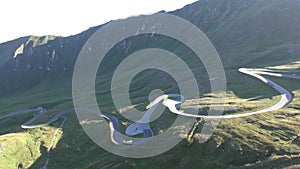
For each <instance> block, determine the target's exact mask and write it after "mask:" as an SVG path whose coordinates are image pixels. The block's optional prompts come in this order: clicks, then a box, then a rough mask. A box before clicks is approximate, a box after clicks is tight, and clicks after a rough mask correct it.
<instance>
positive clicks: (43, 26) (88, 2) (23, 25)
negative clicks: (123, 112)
mask: <svg viewBox="0 0 300 169" xmlns="http://www.w3.org/2000/svg"><path fill="white" fill-rule="evenodd" d="M195 1H197V0H108V1H103V0H3V1H0V21H1V26H0V42H5V41H8V40H12V39H16V38H19V37H22V36H28V35H38V36H42V35H57V36H69V35H73V34H77V33H80V32H82V31H84V30H86V29H88V28H89V27H93V26H97V25H101V24H103V23H105V22H108V21H110V20H115V19H120V18H126V17H130V16H135V15H140V14H151V13H155V12H158V11H161V10H166V11H172V10H175V9H179V8H182V7H183V6H185V5H187V4H190V3H193V2H195Z"/></svg>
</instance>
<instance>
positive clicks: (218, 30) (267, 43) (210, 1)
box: [0, 0, 300, 94]
mask: <svg viewBox="0 0 300 169" xmlns="http://www.w3.org/2000/svg"><path fill="white" fill-rule="evenodd" d="M299 9H300V1H290V0H252V1H244V0H200V1H198V2H196V3H193V4H191V5H188V6H186V7H184V8H182V9H179V10H176V11H173V12H170V13H171V14H174V15H177V16H180V17H182V18H185V19H187V20H189V21H190V22H192V23H193V24H195V25H197V26H198V27H199V28H200V29H201V30H203V31H204V33H206V34H207V35H208V37H209V38H210V39H211V41H212V42H213V44H214V45H215V47H216V49H217V51H218V52H219V54H220V56H221V59H222V61H223V64H224V67H225V68H226V69H232V68H234V69H237V68H239V67H243V66H247V67H251V66H253V67H259V66H266V65H279V64H283V63H289V62H292V61H295V60H299V54H300V52H299V51H300V50H299V48H300V10H299ZM98 28H99V27H94V28H91V29H89V30H87V31H85V32H83V33H80V34H78V35H75V36H70V37H66V38H64V37H55V38H54V39H51V40H49V41H48V40H47V38H49V37H48V36H47V37H39V38H32V37H25V38H21V39H18V40H15V41H11V42H8V43H3V44H0V59H1V66H0V77H1V78H2V81H1V82H0V90H1V91H0V93H2V94H4V93H7V92H10V91H16V89H20V90H21V89H27V88H28V87H32V86H34V85H35V84H37V83H39V82H40V81H41V80H43V79H49V78H53V77H57V76H68V77H70V76H71V74H72V70H73V66H74V63H75V61H76V58H77V56H78V54H79V52H80V50H81V47H82V46H83V44H84V43H85V42H86V40H87V39H88V38H89V37H90V36H91V35H92V34H93V33H94V32H95V31H96V30H97V29H98ZM26 39H27V40H26ZM45 39H46V40H45ZM127 42H128V43H126V45H127V46H125V47H123V49H124V50H123V51H119V52H118V53H117V54H119V55H122V53H123V54H124V53H125V55H126V54H128V53H126V52H125V49H126V50H127V51H128V49H131V51H136V50H138V49H142V48H143V47H147V46H148V47H149V46H161V47H166V48H170V50H171V51H172V50H176V49H178V47H179V46H172V44H171V43H168V41H166V42H164V41H163V40H161V41H155V40H151V39H147V38H144V39H143V40H139V41H138V43H136V44H138V46H134V45H132V44H133V43H131V42H130V40H129V41H127ZM21 44H24V51H23V52H21V53H20V54H19V55H17V56H16V57H15V58H14V55H15V52H16V51H17V49H18V48H19V47H20V45H21ZM128 45H131V46H128ZM115 54H116V53H115ZM184 57H186V58H189V57H188V55H187V56H184ZM109 62H110V63H113V62H114V60H113V59H111V60H109ZM107 71H108V72H111V71H112V70H107Z"/></svg>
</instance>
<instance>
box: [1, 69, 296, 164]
mask: <svg viewBox="0 0 300 169" xmlns="http://www.w3.org/2000/svg"><path fill="white" fill-rule="evenodd" d="M239 72H241V73H244V74H247V75H250V76H253V77H255V78H257V79H259V80H261V81H262V82H263V83H265V84H267V85H269V86H270V87H272V88H274V89H275V90H277V91H278V92H279V93H280V94H281V99H280V101H279V102H278V103H276V104H275V105H273V106H271V107H268V108H265V109H262V110H259V111H254V112H249V113H243V114H233V115H218V116H213V115H212V116H209V115H196V114H189V113H185V112H182V111H179V105H180V104H182V103H183V102H184V97H183V96H182V95H179V94H166V95H162V96H159V97H157V98H156V99H155V100H154V101H153V102H152V103H150V104H149V105H148V106H147V109H148V111H147V112H146V113H145V115H144V116H143V117H142V118H141V119H140V120H138V121H137V122H135V123H133V124H131V125H129V126H128V127H127V128H126V131H125V134H126V135H127V136H134V135H137V134H140V133H144V137H143V138H141V139H140V140H139V141H136V142H133V141H132V140H124V139H123V138H122V137H121V135H120V130H119V123H118V120H117V118H115V117H114V116H112V115H107V114H103V113H101V112H97V111H95V110H91V109H87V108H76V110H79V111H87V112H90V113H93V114H96V115H99V116H101V117H103V118H105V119H107V120H108V121H109V128H110V132H111V138H110V139H111V141H112V142H113V143H114V144H117V145H137V144H142V143H143V142H145V141H146V140H147V139H150V138H152V137H153V132H152V130H151V128H150V125H149V121H150V117H151V115H152V113H153V112H154V110H155V108H156V107H157V105H158V104H159V103H160V102H162V104H163V105H164V106H166V107H167V108H168V109H169V110H170V111H171V112H172V113H175V114H178V115H181V116H186V117H193V118H204V119H230V118H239V117H245V116H250V115H255V114H261V113H265V112H270V111H274V110H278V109H280V108H282V107H284V106H286V105H287V104H289V103H290V102H291V101H292V94H291V93H290V92H289V91H288V90H286V89H285V88H283V87H281V86H280V85H278V84H276V83H275V82H273V81H271V80H270V79H268V78H266V77H263V76H262V75H267V76H273V77H281V78H289V79H298V80H300V76H296V75H291V74H283V73H290V72H288V71H282V70H271V69H249V68H240V69H239ZM170 97H171V98H170ZM174 97H178V98H180V99H179V100H174V99H172V98H174ZM73 111H74V109H69V110H65V111H62V112H60V113H58V114H57V115H55V116H54V117H53V118H51V119H50V120H49V121H47V122H46V123H42V124H37V125H32V123H33V122H34V121H36V120H37V119H38V118H39V117H41V116H43V115H44V114H46V113H47V112H48V111H47V110H46V109H44V108H42V107H39V108H36V109H26V110H19V111H15V112H11V113H8V114H5V115H3V116H0V120H2V119H5V118H8V117H12V116H17V115H21V114H28V113H33V112H38V114H37V115H36V116H34V117H33V118H32V119H30V120H28V121H27V122H25V123H24V124H22V125H21V128H23V129H33V128H39V127H43V126H48V125H50V124H51V123H53V122H55V121H57V120H58V119H60V118H63V119H64V120H63V122H62V123H61V125H60V126H59V127H58V128H57V129H56V131H55V133H54V135H53V138H52V140H51V145H50V146H49V149H48V154H47V160H46V162H45V163H44V165H43V166H42V168H44V169H46V168H47V165H48V162H49V160H50V155H51V151H52V149H53V145H54V143H55V141H56V138H57V135H58V131H59V130H60V129H62V128H63V126H64V124H65V121H66V120H67V117H65V115H66V114H67V113H70V112H73Z"/></svg>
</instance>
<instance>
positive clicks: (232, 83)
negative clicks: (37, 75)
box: [0, 70, 300, 169]
mask: <svg viewBox="0 0 300 169" xmlns="http://www.w3.org/2000/svg"><path fill="white" fill-rule="evenodd" d="M226 75H227V77H228V79H229V80H228V81H229V83H228V92H227V98H226V102H225V112H224V113H225V114H230V113H245V112H250V111H253V110H258V109H262V108H265V107H268V106H270V105H272V104H274V103H276V102H277V101H278V100H279V99H280V96H278V93H276V91H275V90H273V89H271V88H269V87H268V86H265V85H262V83H261V82H260V81H257V80H255V79H253V78H252V77H248V76H246V75H241V74H239V73H238V72H237V71H236V70H228V71H226ZM272 79H273V80H274V81H276V82H278V83H279V84H282V85H283V86H284V87H286V88H287V89H288V90H289V91H292V93H293V94H294V100H293V102H292V103H291V104H289V105H288V106H287V107H286V108H284V109H281V110H278V111H274V112H269V113H265V114H261V115H256V116H250V117H246V118H237V119H230V120H223V121H222V122H221V123H220V124H219V125H218V127H217V128H216V130H215V132H214V134H213V136H212V137H211V138H210V139H209V140H208V141H207V142H205V143H202V144H200V143H198V141H197V140H198V139H199V138H201V137H205V135H201V134H200V129H201V126H199V128H198V129H197V130H196V131H195V135H194V142H193V143H192V144H191V145H189V144H188V143H187V141H186V140H185V139H184V140H183V141H182V142H181V143H180V144H178V145H177V146H176V147H174V148H173V149H172V150H170V151H168V152H166V153H164V154H161V155H159V156H156V157H151V158H146V159H129V158H124V157H118V156H115V155H113V154H111V153H109V152H106V151H105V150H103V149H101V148H100V147H98V146H97V145H96V144H95V143H93V141H92V140H91V139H89V138H88V136H87V135H86V134H85V132H84V131H83V129H82V128H81V126H80V124H79V121H78V119H77V117H76V115H75V113H69V114H68V115H67V121H66V124H65V125H64V127H63V129H62V131H61V132H60V135H59V140H58V142H57V143H56V144H55V149H54V151H53V152H52V154H51V159H50V162H49V166H48V168H102V169H103V168H148V169H152V168H153V169H154V168H155V169H156V168H184V167H186V166H190V167H191V168H224V167H225V168H228V167H231V168H240V167H243V168H255V167H258V166H269V165H273V166H283V167H284V166H289V165H290V164H295V165H296V164H299V153H300V146H299V145H300V139H299V134H300V133H299V127H300V123H299V121H300V113H299V110H300V99H299V96H300V88H299V85H298V82H297V81H296V80H287V79H278V78H272ZM101 85H102V86H104V87H105V86H107V84H101ZM101 85H100V86H98V87H99V88H100V87H101ZM68 86H70V82H68V81H59V82H57V83H51V85H49V83H47V82H45V83H42V84H40V85H38V86H37V87H36V88H32V89H31V90H29V91H26V92H24V93H22V94H20V95H15V96H10V97H7V98H1V99H0V105H1V107H3V108H4V109H2V112H1V114H5V113H8V112H11V111H14V110H19V109H25V108H32V107H38V106H43V107H45V106H46V107H47V109H48V110H49V113H48V114H46V115H45V116H44V117H41V118H40V119H39V120H38V121H37V123H39V122H45V121H47V120H48V119H49V118H51V117H53V116H54V115H55V114H56V113H58V112H60V111H63V110H66V109H70V108H72V107H73V103H72V100H70V98H71V90H70V89H69V88H68ZM46 89H47V90H46ZM143 90H145V89H144V88H143V86H141V87H138V88H137V89H136V90H135V91H134V92H133V95H132V96H131V97H132V98H133V100H134V99H136V100H139V102H141V104H142V106H140V105H139V106H140V109H142V107H144V106H145V105H147V104H148V96H147V95H146V94H145V92H143ZM169 90H171V89H169ZM100 92H101V91H100ZM212 96H213V95H212V94H210V93H205V92H203V93H202V97H201V98H200V99H194V100H187V101H186V102H185V103H184V104H183V106H182V107H183V108H186V109H189V108H191V107H197V106H198V108H200V110H203V111H205V109H204V108H203V109H201V106H202V107H205V105H207V104H208V103H209V102H210V99H211V98H213V97H212ZM105 98H109V96H108V93H105V92H104V93H102V94H101V100H98V101H99V104H100V105H101V106H102V107H103V108H104V110H107V111H108V112H107V113H110V111H109V110H111V109H112V108H111V106H112V103H110V102H100V101H103V100H106V99H105ZM199 105H200V107H199ZM204 113H205V112H204ZM114 115H116V114H114ZM33 116H34V114H28V115H22V116H17V117H11V118H8V119H5V120H2V121H1V122H0V127H1V130H0V132H1V136H0V140H1V141H0V143H1V144H0V168H7V169H9V168H16V167H17V166H18V165H19V164H22V166H23V167H24V168H39V167H40V166H42V165H43V163H44V162H45V160H46V156H47V148H48V146H49V145H50V141H51V139H52V136H53V134H54V131H55V129H56V127H58V126H59V125H60V123H61V122H62V120H58V121H57V122H55V123H54V124H51V126H47V127H42V128H38V129H32V130H22V129H21V128H20V125H21V124H22V123H24V122H25V121H27V120H29V119H30V118H32V117H33ZM117 118H118V119H119V120H120V124H122V123H123V124H126V125H128V124H129V123H130V122H128V121H127V120H126V119H125V118H123V117H121V116H117ZM174 118H176V116H175V115H172V114H171V113H170V112H168V111H166V112H165V113H164V114H163V116H161V117H160V118H159V119H157V121H155V122H153V123H151V127H152V128H153V131H154V133H155V134H158V133H159V132H162V131H163V130H164V129H165V128H167V127H168V126H169V125H170V124H172V122H173V120H174ZM194 121H195V119H191V122H194ZM126 125H125V126H123V125H121V130H122V131H124V129H125V127H126ZM187 130H189V129H187ZM178 133H180V132H178ZM178 137H183V138H184V137H185V135H184V134H183V135H182V134H181V135H178ZM158 166H159V167H158Z"/></svg>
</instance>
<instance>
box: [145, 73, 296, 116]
mask: <svg viewBox="0 0 300 169" xmlns="http://www.w3.org/2000/svg"><path fill="white" fill-rule="evenodd" d="M239 72H241V73H244V74H247V75H250V76H253V77H255V78H257V79H259V80H261V81H262V82H264V83H265V84H267V85H269V86H270V87H272V88H274V89H275V90H277V91H278V92H279V93H280V94H281V99H280V101H279V102H278V103H277V104H275V105H273V106H271V107H268V108H265V109H262V110H258V111H254V112H249V113H243V114H232V115H219V116H214V115H212V116H210V115H196V114H189V113H185V112H182V111H179V110H178V108H177V106H178V105H180V104H181V103H183V99H184V97H183V96H181V95H176V96H177V97H180V98H181V99H180V101H176V100H172V99H169V97H170V96H174V94H172V95H162V96H160V97H158V98H156V99H155V100H154V101H153V102H152V103H150V104H149V105H148V106H147V107H151V106H152V104H158V103H159V102H161V101H162V104H163V105H165V106H166V107H168V109H169V110H170V111H171V112H172V113H175V114H178V115H181V116H186V117H194V118H204V119H230V118H238V117H246V116H250V115H255V114H261V113H265V112H270V111H274V110H278V109H281V108H283V107H284V106H286V105H288V104H289V103H290V102H291V101H292V99H293V98H292V94H291V93H290V92H289V91H288V90H286V89H285V88H283V87H281V86H280V85H278V84H276V83H275V82H273V81H272V80H270V79H268V78H265V77H263V76H262V75H268V76H274V77H282V78H289V79H297V80H300V76H297V75H290V74H282V73H288V71H281V70H271V69H249V68H240V69H239ZM279 72H280V73H279Z"/></svg>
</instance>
